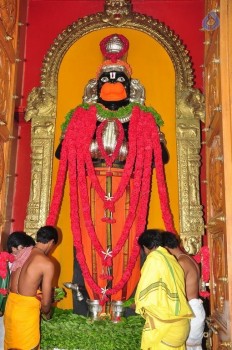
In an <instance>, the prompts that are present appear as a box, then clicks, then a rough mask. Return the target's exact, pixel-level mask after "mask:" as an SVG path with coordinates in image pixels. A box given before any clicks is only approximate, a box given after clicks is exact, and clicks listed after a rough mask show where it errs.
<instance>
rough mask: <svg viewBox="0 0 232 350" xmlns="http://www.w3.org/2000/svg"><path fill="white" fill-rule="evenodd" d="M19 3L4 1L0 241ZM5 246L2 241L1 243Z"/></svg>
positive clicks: (0, 27)
mask: <svg viewBox="0 0 232 350" xmlns="http://www.w3.org/2000/svg"><path fill="white" fill-rule="evenodd" d="M18 8H19V0H18V1H12V0H0V238H1V237H2V232H3V231H4V228H5V227H6V224H7V222H9V221H11V218H10V217H7V214H6V213H7V193H8V188H9V181H10V177H11V176H12V174H10V173H9V168H10V158H11V157H10V155H11V144H12V140H13V139H14V136H13V124H14V105H15V98H16V96H15V82H16V79H15V77H16V65H17V61H18V57H17V54H16V52H17V46H18ZM0 241H1V243H2V240H0Z"/></svg>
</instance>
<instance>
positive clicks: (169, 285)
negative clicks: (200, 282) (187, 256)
mask: <svg viewBox="0 0 232 350" xmlns="http://www.w3.org/2000/svg"><path fill="white" fill-rule="evenodd" d="M135 303H136V312H137V313H139V314H141V315H142V316H143V317H144V318H145V320H146V323H145V326H144V329H143V334H142V343H141V349H142V350H153V349H155V350H164V349H165V350H167V349H173V348H175V349H176V350H184V349H185V341H186V339H187V337H188V333H189V319H190V318H191V317H193V315H192V311H191V309H190V307H189V305H188V302H187V300H186V297H185V282H184V272H183V270H182V268H181V266H180V265H179V263H178V262H177V261H176V259H175V258H174V257H173V256H172V255H170V254H169V253H168V252H167V250H166V249H165V248H162V247H159V248H157V249H156V250H155V251H152V252H151V253H150V254H149V255H148V256H147V259H146V261H145V263H144V265H143V268H142V270H141V278H140V281H139V284H138V287H137V291H136V295H135Z"/></svg>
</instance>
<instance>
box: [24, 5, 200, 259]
mask: <svg viewBox="0 0 232 350" xmlns="http://www.w3.org/2000/svg"><path fill="white" fill-rule="evenodd" d="M115 26H117V27H120V28H129V29H133V30H138V31H142V32H143V33H146V34H147V35H149V36H150V37H151V38H153V39H154V40H156V41H157V42H158V43H160V44H161V45H162V46H163V47H164V49H165V50H166V51H167V53H168V55H169V56H170V58H171V60H172V62H173V65H174V68H175V73H176V106H177V108H176V118H177V126H176V128H177V129H176V135H177V153H178V179H179V203H180V213H179V216H180V235H181V237H182V238H183V241H184V245H185V247H186V249H187V251H189V252H190V253H193V254H196V253H197V251H198V250H199V248H200V246H201V235H203V233H204V224H203V218H202V217H203V210H202V206H201V205H200V199H199V166H200V156H199V154H200V147H201V144H200V120H202V121H203V120H204V99H203V96H202V94H201V93H200V91H199V90H196V89H194V88H193V71H192V64H191V60H190V56H189V54H188V51H187V50H186V48H185V46H184V45H183V44H182V42H181V40H180V38H179V37H178V36H177V35H176V34H175V33H174V32H173V31H171V30H170V29H169V28H168V27H167V26H166V25H165V24H163V23H161V22H159V21H158V20H155V19H153V18H151V17H149V16H145V15H142V14H140V13H134V12H132V6H131V2H130V1H127V0H116V1H115V0H114V1H113V0H106V2H105V10H104V12H100V13H97V14H94V15H90V16H88V17H84V18H81V19H79V20H78V21H77V22H74V23H73V24H72V25H70V26H68V27H67V28H66V29H65V30H64V31H62V33H60V34H59V36H58V37H57V39H55V41H54V43H53V45H52V46H51V48H50V50H49V51H48V53H47V54H46V56H45V58H44V61H43V65H42V74H41V86H40V88H35V89H33V90H32V92H31V94H30V96H29V100H28V108H27V113H26V120H30V119H32V162H33V164H32V183H31V196H30V201H29V203H28V213H27V218H26V222H25V229H26V230H30V232H33V230H34V231H36V230H37V229H38V227H39V226H40V225H41V224H44V222H45V220H46V214H47V212H48V210H47V209H48V207H49V202H50V187H51V167H52V155H53V143H54V135H53V133H54V128H55V117H56V103H57V81H58V72H59V67H60V64H61V61H62V60H63V57H64V55H65V53H66V52H67V51H68V50H69V48H70V47H71V46H72V45H73V44H74V43H75V42H76V41H77V40H79V39H80V38H81V37H82V36H84V35H86V34H88V33H91V32H93V31H96V30H98V29H103V28H114V27H115ZM43 94H45V95H47V94H50V96H49V97H50V98H51V99H50V101H49V102H47V103H46V106H45V105H44V102H43V98H44V95H43ZM131 98H134V99H140V102H142V100H143V99H144V98H145V96H144V90H143V88H141V86H140V85H139V84H138V81H136V80H134V85H133V90H132V95H131ZM84 101H85V102H88V103H89V102H90V101H92V102H95V101H96V81H95V79H93V80H90V81H89V83H88V85H87V86H86V89H85V94H84ZM48 123H52V125H49V124H48ZM50 126H51V129H50V128H49V127H50ZM52 126H54V128H52ZM41 127H42V128H44V129H45V130H47V132H46V133H44V132H43V131H42V130H43V129H41ZM46 127H47V128H49V129H46ZM38 128H39V129H38ZM48 130H49V132H48ZM39 147H41V149H40V152H41V153H42V154H43V156H42V159H40V161H41V163H38V161H39V160H38V159H37V158H35V156H34V154H35V152H38V149H39ZM35 162H36V163H35ZM45 164H46V168H45ZM35 172H36V173H37V172H39V174H41V176H40V175H39V174H36V176H35ZM42 174H43V175H42ZM39 186H40V187H39ZM37 190H38V191H39V192H40V196H39V195H38V194H37V193H36V191H37ZM38 200H39V201H40V202H38Z"/></svg>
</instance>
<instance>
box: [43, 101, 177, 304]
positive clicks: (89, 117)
mask: <svg viewBox="0 0 232 350" xmlns="http://www.w3.org/2000/svg"><path fill="white" fill-rule="evenodd" d="M96 112H97V107H96V106H95V105H92V106H91V107H90V108H89V109H83V108H81V107H78V108H77V109H76V110H75V112H74V113H73V114H72V118H71V120H70V122H69V124H68V128H67V130H66V135H65V139H64V141H63V145H62V151H61V158H60V163H59V170H58V175H57V182H56V185H55V189H54V194H53V199H52V203H51V207H50V211H49V215H48V218H47V224H48V225H54V224H55V223H56V219H57V217H58V213H59V208H60V205H61V200H62V194H63V189H64V184H65V177H66V171H67V169H68V174H69V183H70V210H71V214H70V215H71V227H72V232H73V241H74V246H75V248H76V255H77V260H78V261H79V264H80V267H81V270H82V273H83V276H84V278H85V280H86V282H87V283H88V285H89V286H90V287H91V289H92V290H93V292H94V293H95V294H97V295H99V299H101V302H102V304H104V303H105V301H106V300H108V297H109V296H111V295H113V294H116V293H117V292H118V291H120V290H121V289H122V288H123V286H124V285H125V284H126V283H127V281H128V280H129V278H130V276H131V273H132V270H133V268H134V266H135V263H136V260H137V257H138V255H139V252H140V248H139V245H138V243H137V241H138V238H139V236H140V234H141V233H142V232H143V231H144V229H145V226H146V217H147V210H148V203H149V196H150V185H151V174H152V167H151V164H152V159H153V157H154V159H155V167H156V178H157V184H158V189H159V198H160V203H161V210H162V217H163V220H164V223H165V227H166V229H167V230H168V231H172V232H173V231H174V225H173V218H172V214H171V212H170V207H169V198H168V192H167V188H166V182H165V175H164V169H163V161H162V150H161V145H160V140H159V128H158V126H157V124H156V123H155V122H154V118H153V114H152V113H150V112H147V111H144V110H143V109H142V108H141V106H139V105H137V104H136V105H134V106H133V108H132V111H131V118H130V124H129V129H128V146H129V147H128V155H127V158H126V163H125V166H124V169H123V174H122V177H121V179H120V182H119V185H118V188H117V189H115V191H114V193H112V195H110V196H109V195H108V194H107V193H106V192H105V189H103V188H102V186H101V184H100V182H99V179H98V176H97V175H96V171H95V168H94V165H93V161H92V158H91V153H90V151H89V147H90V144H91V141H92V139H93V136H94V133H95V132H96V137H97V141H98V145H99V148H100V151H101V154H102V157H103V158H104V159H105V161H106V164H107V165H108V166H109V167H111V166H112V163H113V162H114V160H115V159H116V158H117V155H118V152H119V149H120V146H121V143H122V140H123V137H124V132H123V129H122V126H121V122H120V121H119V120H118V119H116V120H115V122H116V124H117V128H118V131H119V133H118V135H119V137H118V140H117V145H116V147H115V150H114V153H113V155H111V156H109V155H107V154H106V152H105V150H104V149H103V144H102V140H100V139H101V137H102V132H103V129H104V127H105V126H106V124H107V121H105V122H103V123H101V124H100V126H99V127H98V129H97V130H95V129H96V121H97V120H96ZM110 173H111V172H110V171H109V174H110ZM86 174H87V175H88V177H89V179H90V181H91V186H92V187H93V188H94V189H95V191H96V192H97V194H98V196H99V197H100V199H101V201H102V203H103V206H104V209H105V211H109V212H110V220H107V218H106V217H104V218H103V221H104V222H106V223H107V222H108V223H111V224H112V225H113V224H114V222H115V220H114V218H113V214H114V211H115V204H116V203H117V202H118V200H119V199H120V198H121V197H122V196H123V194H124V193H125V190H126V188H127V186H128V184H129V182H130V179H131V177H132V175H133V178H134V180H133V184H134V185H133V190H132V192H131V197H130V205H129V211H128V215H127V218H126V220H125V223H124V227H123V229H122V232H121V235H120V237H119V239H118V241H117V242H116V244H115V245H114V246H113V247H112V250H111V251H107V252H105V251H104V247H103V246H102V245H101V243H100V241H99V239H98V237H97V233H96V231H95V226H94V224H93V221H92V217H91V208H90V200H89V193H88V187H87V179H86ZM79 199H80V200H79ZM80 206H82V212H83V215H84V222H85V226H86V230H87V232H88V235H89V237H90V240H91V243H92V245H93V247H94V248H95V251H96V253H97V254H98V256H99V257H100V258H101V261H102V267H103V270H104V269H105V273H104V272H103V273H102V275H101V276H100V277H101V278H102V279H106V280H112V278H113V276H111V275H109V273H108V272H107V271H108V269H107V267H109V266H112V265H113V259H114V258H115V257H116V256H117V254H118V253H119V252H120V251H121V250H122V249H123V246H124V244H125V242H126V240H127V238H128V236H129V232H130V229H131V227H132V225H133V223H134V222H135V218H136V215H137V220H136V223H137V224H136V235H135V238H134V243H133V248H132V252H131V256H130V257H129V261H128V264H127V267H126V269H125V271H124V272H123V273H122V276H121V279H120V280H119V282H118V283H116V284H115V285H113V287H112V288H109V289H107V288H106V287H105V288H101V287H100V286H99V285H98V284H97V283H96V282H95V280H94V279H93V277H92V276H91V273H90V271H89V268H88V266H87V263H86V259H85V255H84V250H83V244H82V239H81V236H82V233H81V227H80V219H79V207H80Z"/></svg>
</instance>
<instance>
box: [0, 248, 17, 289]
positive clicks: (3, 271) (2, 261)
mask: <svg viewBox="0 0 232 350" xmlns="http://www.w3.org/2000/svg"><path fill="white" fill-rule="evenodd" d="M14 259H15V257H14V255H12V254H10V253H8V252H1V253H0V278H2V279H4V278H6V276H7V273H8V270H7V264H8V262H11V263H12V262H13V261H14ZM0 294H2V293H0Z"/></svg>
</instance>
